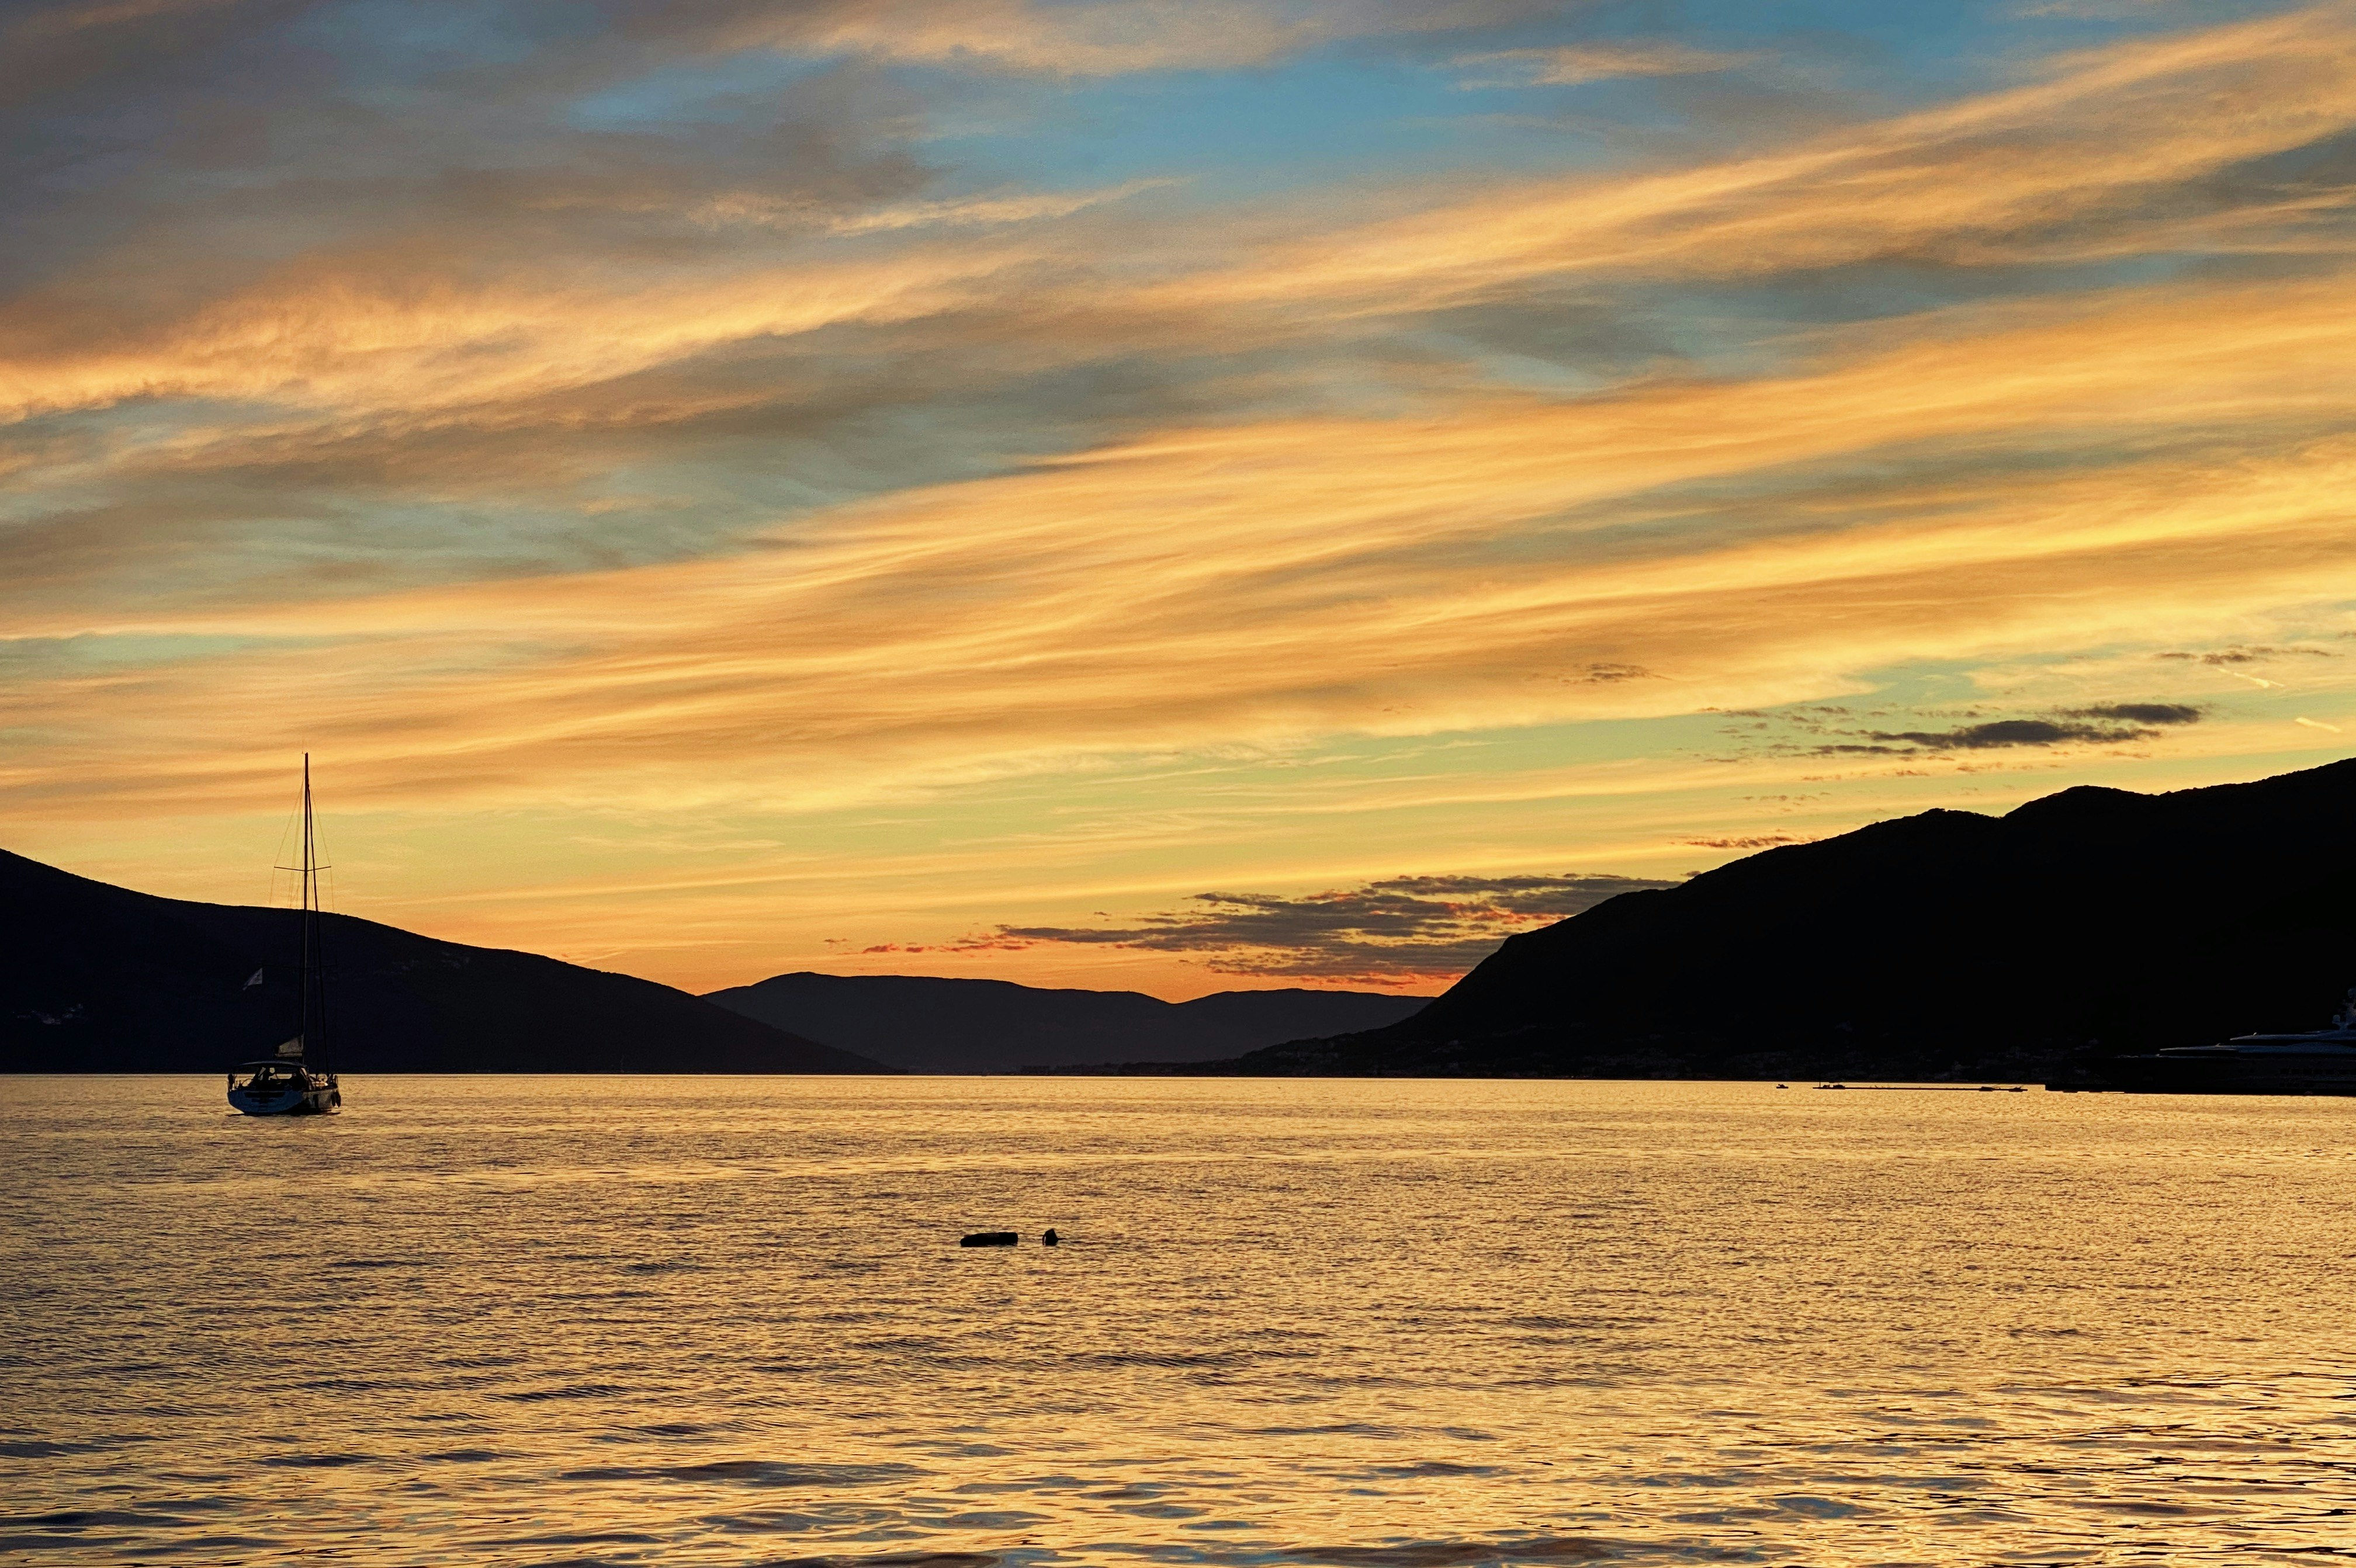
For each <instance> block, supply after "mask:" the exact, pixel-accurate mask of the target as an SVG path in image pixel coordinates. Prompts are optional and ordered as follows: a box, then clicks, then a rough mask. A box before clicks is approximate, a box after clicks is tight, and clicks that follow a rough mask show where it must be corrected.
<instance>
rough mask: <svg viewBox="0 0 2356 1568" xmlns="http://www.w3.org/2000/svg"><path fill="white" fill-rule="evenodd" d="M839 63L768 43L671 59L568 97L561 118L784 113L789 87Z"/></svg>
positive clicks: (638, 128) (619, 126) (597, 124)
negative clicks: (784, 51) (785, 50)
mask: <svg viewBox="0 0 2356 1568" xmlns="http://www.w3.org/2000/svg"><path fill="white" fill-rule="evenodd" d="M838 69H841V61H839V60H836V59H828V58H824V57H819V56H807V55H788V54H780V53H777V52H776V51H775V50H772V49H741V50H738V51H736V52H734V53H731V54H723V55H714V56H702V57H697V58H693V59H680V60H675V61H672V62H670V63H669V64H666V65H664V66H662V67H660V68H659V69H655V70H650V71H648V72H646V73H644V74H642V75H639V76H635V77H632V78H630V79H629V80H625V81H617V82H614V83H611V84H609V85H606V86H603V87H600V88H598V89H597V90H596V91H592V92H588V93H584V94H583V95H582V96H581V97H578V98H575V99H573V101H571V102H570V103H569V104H567V105H566V107H565V111H564V117H565V120H566V123H568V124H570V125H571V126H572V127H573V129H575V130H580V131H635V132H664V131H681V132H684V131H691V130H692V129H694V128H695V127H697V126H699V125H712V124H725V123H732V122H734V121H736V120H739V119H742V118H743V117H744V115H745V114H747V113H748V112H763V113H766V114H771V115H774V114H776V113H777V112H786V113H788V114H790V113H791V112H792V111H793V107H794V105H793V101H792V93H793V91H794V89H795V88H796V87H798V86H799V85H801V84H803V83H806V82H809V81H813V80H817V79H819V78H820V77H823V76H826V75H829V74H830V73H832V72H834V71H836V70H838Z"/></svg>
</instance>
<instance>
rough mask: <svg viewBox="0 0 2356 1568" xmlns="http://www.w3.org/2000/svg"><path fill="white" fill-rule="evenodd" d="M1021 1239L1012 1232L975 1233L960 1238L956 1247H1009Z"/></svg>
mask: <svg viewBox="0 0 2356 1568" xmlns="http://www.w3.org/2000/svg"><path fill="white" fill-rule="evenodd" d="M1022 1239H1023V1238H1022V1237H1021V1236H1019V1235H1017V1234H1016V1233H1015V1232H1012V1231H976V1232H974V1233H973V1234H972V1235H970V1236H966V1237H963V1238H961V1239H960V1240H959V1241H958V1246H961V1247H1011V1246H1012V1245H1013V1244H1014V1243H1016V1242H1019V1241H1021V1240H1022Z"/></svg>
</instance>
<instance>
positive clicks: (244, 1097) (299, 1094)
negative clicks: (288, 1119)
mask: <svg viewBox="0 0 2356 1568" xmlns="http://www.w3.org/2000/svg"><path fill="white" fill-rule="evenodd" d="M229 1103H230V1105H231V1106H233V1107H234V1108H236V1109H238V1110H240V1111H242V1112H244V1113H245V1114H246V1115H249V1116H327V1115H334V1114H335V1113H336V1112H337V1111H338V1110H341V1109H342V1108H343V1104H344V1096H343V1093H342V1091H340V1090H338V1089H337V1087H336V1086H335V1085H334V1084H332V1083H322V1084H315V1085H313V1086H312V1087H310V1088H307V1089H265V1090H262V1091H261V1092H259V1093H257V1092H255V1091H253V1090H252V1089H248V1088H246V1087H244V1086H243V1085H240V1086H239V1087H237V1088H235V1089H232V1090H230V1092H229Z"/></svg>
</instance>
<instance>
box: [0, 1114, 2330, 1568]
mask: <svg viewBox="0 0 2356 1568" xmlns="http://www.w3.org/2000/svg"><path fill="white" fill-rule="evenodd" d="M348 1102H349V1109H348V1113H347V1114H346V1115H343V1116H341V1117H337V1118H334V1119H332V1120H322V1121H308V1122H278V1121H260V1120H250V1119H247V1118H242V1117H238V1116H234V1115H227V1114H225V1113H224V1108H223V1107H222V1106H221V1104H220V1089H219V1085H218V1083H215V1082H214V1081H212V1080H210V1079H209V1078H145V1079H131V1080H122V1079H107V1080H71V1079H15V1080H0V1128H5V1146H0V1147H5V1148H6V1150H7V1151H8V1159H7V1161H6V1168H5V1171H0V1205H5V1219H6V1225H5V1248H6V1251H5V1284H6V1286H7V1292H6V1298H7V1300H8V1303H9V1307H8V1315H7V1327H8V1333H7V1335H6V1337H5V1344H0V1498H5V1501H0V1513H5V1516H6V1517H5V1519H0V1555H7V1556H11V1557H20V1558H21V1559H22V1560H26V1561H37V1562H40V1563H54V1564H67V1563H130V1562H152V1561H157V1560H163V1559H177V1560H178V1561H184V1562H215V1561H230V1560H243V1561H266V1560H272V1559H275V1558H279V1557H282V1556H291V1555H295V1554H297V1553H303V1554H318V1555H325V1556H329V1557H332V1558H334V1559H336V1560H337V1561H342V1562H348V1563H421V1562H435V1563H503V1564H504V1563H589V1562H597V1563H654V1562H660V1563H771V1562H802V1561H807V1560H810V1559H818V1558H825V1559H829V1560H830V1561H834V1562H839V1563H870V1564H873V1563H883V1562H888V1563H921V1562H926V1561H933V1562H937V1563H940V1564H941V1565H942V1568H951V1565H952V1564H955V1563H964V1564H967V1565H969V1568H986V1564H987V1563H991V1562H997V1563H1008V1564H1018V1563H1135V1562H1153V1563H1196V1562H1201V1563H1338V1564H1355V1565H1362V1568H1421V1565H1425V1564H1434V1565H1437V1564H1445V1563H1481V1562H1492V1561H1494V1562H1539V1561H1545V1562H1569V1561H1589V1560H1593V1561H1610V1562H1629V1563H1653V1562H1687V1561H1695V1562H1752V1563H1810V1564H1823V1565H1833V1564H1866V1563H1940V1564H1945V1563H1966V1562H1968V1563H1995V1562H2023V1563H2026V1562H2036V1563H2126V1562H2131V1561H2132V1562H2141V1563H2148V1562H2152V1561H2164V1562H2170V1563H2181V1562H2201V1561H2210V1560H2215V1561H2225V1560H2228V1559H2230V1560H2233V1561H2236V1562H2240V1561H2245V1560H2247V1559H2249V1558H2250V1557H2251V1556H2252V1555H2253V1554H2254V1553H2255V1554H2257V1555H2260V1556H2268V1555H2271V1554H2273V1553H2277V1552H2313V1551H2317V1550H2323V1551H2332V1550H2334V1549H2338V1550H2340V1551H2349V1550H2351V1549H2356V1354H2351V1349H2350V1347H2351V1345H2356V1328H2351V1324H2356V1315H2351V1306H2356V1268H2351V1259H2356V1226H2351V1222H2350V1221H2351V1209H2352V1208H2356V1204H2351V1176H2356V1168H2351V1156H2356V1101H2333V1100H2316V1101H2286V1100H2243V1101H2236V1100H2201V1099H2179V1098H2157V1097H2153V1098H2129V1097H2122V1096H2115V1095H2075V1096H2070V1095H2051V1094H2044V1093H2027V1094H1968V1093H1826V1092H1819V1091H1813V1090H1810V1089H1806V1088H1794V1089H1791V1090H1786V1091H1780V1092H1779V1091H1777V1090H1774V1089H1772V1088H1771V1087H1767V1086H1764V1085H1754V1084H1674V1083H1416V1082H1400V1081H1390V1082H1380V1083H1333V1082H1232V1081H1218V1080H1192V1081H1151V1080H1054V1079H1047V1080H1028V1079H923V1078H917V1079H898V1080H876V1079H730V1078H718V1079H685V1078H674V1079H618V1078H595V1079H570V1078H565V1079H551V1078H539V1079H533V1078H490V1079H455V1078H378V1079H368V1080H362V1081H359V1082H356V1083H352V1084H351V1085H350V1086H349V1087H348ZM1050 1225H1052V1226H1054V1227H1055V1228H1056V1229H1057V1230H1058V1231H1059V1232H1061V1233H1062V1235H1063V1236H1064V1237H1065V1238H1066V1243H1065V1244H1064V1245H1063V1246H1061V1247H1059V1248H1055V1249H1053V1250H1049V1249H1046V1248H1043V1247H1041V1246H1039V1245H1037V1244H1036V1241H1037V1236H1038V1233H1039V1232H1041V1231H1042V1230H1044V1229H1045V1228H1046V1227H1048V1226H1050ZM999 1229H1007V1230H1020V1231H1021V1232H1023V1234H1024V1241H1023V1245H1021V1246H1019V1247H1016V1248H1014V1249H1012V1250H1011V1251H1001V1250H961V1249H959V1248H958V1246H957V1244H956V1243H957V1238H958V1235H959V1234H960V1233H961V1232H967V1231H977V1230H999ZM951 1554H965V1555H963V1556H954V1555H951Z"/></svg>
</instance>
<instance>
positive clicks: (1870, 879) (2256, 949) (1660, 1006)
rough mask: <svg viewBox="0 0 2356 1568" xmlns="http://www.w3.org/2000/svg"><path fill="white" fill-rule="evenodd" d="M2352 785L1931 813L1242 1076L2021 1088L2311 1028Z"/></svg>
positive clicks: (1565, 947)
mask: <svg viewBox="0 0 2356 1568" xmlns="http://www.w3.org/2000/svg"><path fill="white" fill-rule="evenodd" d="M2351 870H2356V761H2351V762H2343V763H2332V764H2330V765H2329V766H2326V767H2321V768H2315V769H2310V770H2308V771H2306V772H2303V773H2288V774H2285V775H2283V776H2281V777H2278V778H2272V779H2267V780H2264V781H2262V782H2260V783H2256V784H2227V785H2220V786H2217V787H2214V788H2210V789H2196V790H2181V791H2178V792H2175V793H2173V794H2168V795H2137V794H2133V793H2130V792H2128V791H2125V790H2114V789H2094V788H2082V789H2072V790H2067V791H2064V792H2062V793H2061V794H2060V795H2049V796H2047V797H2046V798H2044V799H2042V800H2036V801H2031V802H2029V804H2027V805H2022V806H2020V807H2019V808H2018V809H2017V810H2015V811H2013V812H2011V813H2009V814H2008V815H2007V816H2000V817H1990V816H1977V815H1976V814H1973V813H1969V812H1955V811H1931V812H1925V813H1923V814H1922V815H1921V816H1910V817H1903V818H1901V819H1898V820H1896V821H1891V822H1883V823H1877V824H1875V825H1874V826H1872V827H1865V828H1860V829H1858V831H1856V832H1854V833H1848V834H1844V835H1842V836H1841V837H1837V838H1832V839H1827V840H1826V841H1824V842H1821V843H1816V844H1802V845H1793V846H1789V847H1786V848H1779V849H1771V850H1768V851H1765V852H1764V853H1762V854H1758V855H1753V856H1751V857H1749V858H1747V859H1741V860H1737V861H1735V862H1733V863H1732V864H1730V865H1727V866H1724V867H1721V868H1719V869H1717V870H1715V871H1711V872H1709V873H1708V874H1706V875H1704V876H1700V877H1697V878H1695V879H1694V880H1692V881H1690V882H1687V883H1686V884H1685V885H1684V886H1682V887H1677V888H1672V889H1667V890H1665V891H1644V892H1631V893H1622V895H1620V896H1619V897H1618V898H1615V899H1612V900H1610V901H1607V902H1604V903H1601V904H1599V905H1597V906H1596V907H1595V908H1594V909H1592V910H1590V911H1588V912H1586V913H1584V914H1580V915H1575V916H1573V917H1571V918H1570V919H1568V920H1565V921H1562V922H1559V923H1557V924H1554V925H1551V926H1547V927H1546V928H1545V929H1543V930H1540V931H1534V932H1530V933H1526V934H1524V935H1521V936H1516V937H1514V938H1511V939H1510V940H1508V941H1507V942H1506V943H1505V944H1504V946H1503V947H1501V948H1500V949H1499V950H1498V951H1497V953H1495V954H1494V955H1492V956H1491V957H1490V958H1489V959H1487V960H1486V961H1485V962H1483V964H1482V965H1480V966H1479V967H1478V968H1476V969H1474V970H1473V971H1472V973H1471V974H1469V975H1467V976H1465V977H1464V978H1463V979H1462V981H1460V982H1458V983H1457V985H1456V986H1455V987H1453V988H1451V990H1449V991H1448V992H1447V994H1446V995H1444V996H1442V997H1439V998H1438V999H1436V1000H1435V1001H1433V1002H1432V1004H1431V1005H1430V1007H1428V1008H1425V1009H1424V1010H1423V1011H1422V1012H1420V1013H1419V1014H1418V1015H1416V1017H1414V1018H1413V1019H1408V1021H1406V1022H1405V1023H1402V1024H1398V1025H1395V1026H1393V1027H1391V1028H1388V1029H1377V1030H1373V1031H1368V1032H1364V1033H1360V1034H1356V1035H1349V1036H1344V1037H1341V1038H1338V1039H1329V1040H1304V1041H1301V1042H1297V1043H1294V1044H1290V1045H1285V1046H1280V1047H1278V1048H1275V1049H1273V1050H1269V1051H1258V1052H1255V1053H1253V1054H1251V1055H1248V1056H1247V1057H1245V1058H1244V1059H1243V1060H1242V1061H1239V1062H1237V1063H1236V1064H1235V1065H1236V1067H1237V1069H1238V1070H1241V1071H1246V1072H1319V1073H1414V1074H1437V1075H1448V1074H1460V1073H1463V1074H1480V1075H1501V1076H1526V1075H1543V1076H1598V1077H1622V1076H1625V1077H1713V1076H1723V1077H1790V1076H1839V1077H1884V1078H1918V1079H1919V1078H1936V1077H1947V1076H1954V1077H1969V1078H2008V1079H2032V1078H2043V1077H2048V1076H2053V1075H2057V1074H2067V1073H2068V1072H2071V1071H2072V1070H2073V1069H2074V1068H2075V1067H2077V1066H2078V1065H2080V1064H2082V1063H2083V1061H2087V1060H2089V1059H2090V1058H2092V1057H2094V1056H2098V1055H2101V1054H2106V1053H2111V1052H2115V1051H2121V1050H2127V1049H2145V1048H2150V1047H2155V1046H2161V1045H2176V1044H2198V1043H2201V1042H2205V1041H2208V1040H2217V1039H2221V1038H2222V1037H2224V1036H2226V1035H2229V1034H2234V1033H2241V1032H2245V1031H2247V1030H2251V1029H2290V1028H2298V1029H2305V1028H2314V1027H2317V1026H2319V1025H2320V1024H2321V1023H2322V1022H2323V1021H2324V1020H2325V1019H2326V1018H2327V1017H2328V1016H2329V1013H2330V1012H2331V1010H2332V1008H2333V1006H2334V1004H2335V1003H2336V1001H2337V999H2338V998H2339V997H2340V995H2341V994H2342V993H2343V992H2344V991H2345V990H2346V989H2347V988H2348V987H2349V986H2350V985H2351V983H2356V902H2351V899H2350V898H2349V896H2348V893H2347V889H2348V886H2349V884H2350V880H2351Z"/></svg>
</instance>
